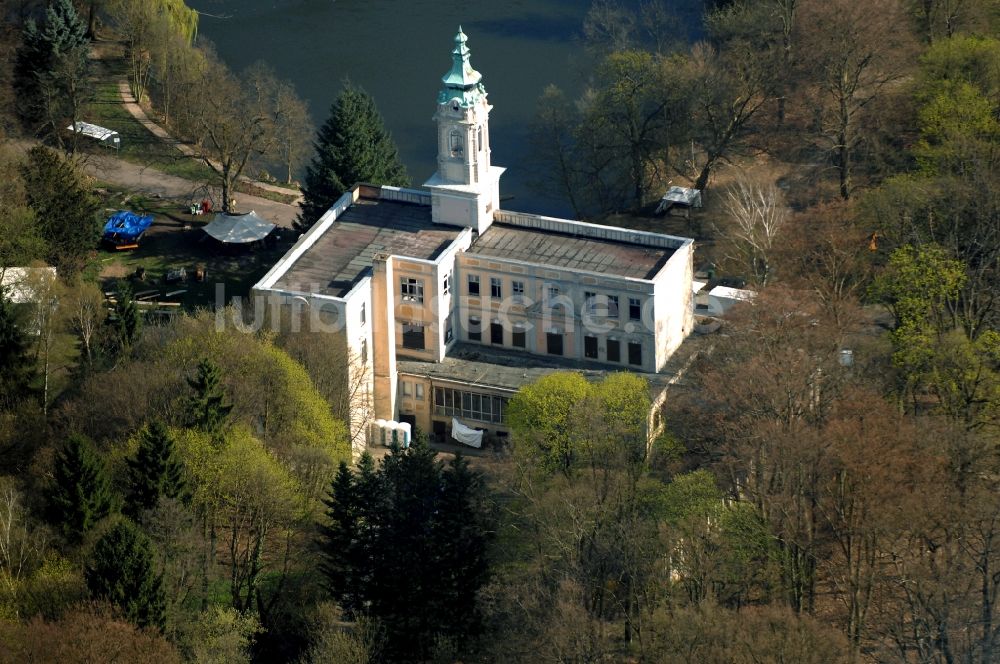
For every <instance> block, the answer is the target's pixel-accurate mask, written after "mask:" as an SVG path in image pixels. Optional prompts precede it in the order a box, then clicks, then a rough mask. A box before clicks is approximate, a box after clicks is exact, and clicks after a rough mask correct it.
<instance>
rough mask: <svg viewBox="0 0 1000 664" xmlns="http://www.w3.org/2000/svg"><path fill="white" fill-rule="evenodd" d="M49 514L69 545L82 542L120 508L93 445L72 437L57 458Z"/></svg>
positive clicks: (82, 437) (102, 463) (85, 439)
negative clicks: (88, 533)
mask: <svg viewBox="0 0 1000 664" xmlns="http://www.w3.org/2000/svg"><path fill="white" fill-rule="evenodd" d="M48 497H49V513H50V516H51V518H52V521H53V523H55V524H57V525H59V527H60V528H61V529H62V533H63V535H65V536H66V539H68V540H69V541H70V542H79V541H81V540H82V539H83V536H84V535H85V534H86V533H87V532H89V531H90V529H91V528H93V527H94V525H95V524H96V523H97V522H98V521H100V520H101V519H103V518H104V517H106V516H108V515H109V514H111V513H112V512H113V511H114V510H115V509H116V507H117V502H118V501H117V497H116V496H115V494H114V492H113V491H112V489H111V481H110V479H109V477H108V474H107V470H106V469H105V466H104V461H103V460H102V459H101V457H100V456H99V455H98V453H97V451H96V450H94V447H93V445H92V444H91V442H90V441H89V440H88V439H87V438H86V437H85V436H82V435H80V434H72V435H70V437H69V438H68V439H67V441H66V444H65V445H64V446H63V448H62V449H61V450H59V452H58V453H57V454H56V459H55V468H54V469H53V483H52V488H51V489H50V490H49V496H48Z"/></svg>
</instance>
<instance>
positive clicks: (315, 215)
mask: <svg viewBox="0 0 1000 664" xmlns="http://www.w3.org/2000/svg"><path fill="white" fill-rule="evenodd" d="M315 148H316V154H315V155H314V156H313V158H312V161H311V162H310V163H309V166H308V167H307V168H306V176H305V185H304V186H303V187H302V202H301V203H300V204H299V205H300V207H301V209H302V211H301V212H300V213H299V217H298V219H297V220H296V222H295V227H296V228H297V229H298V230H300V231H305V230H307V229H309V227H311V226H312V225H313V224H314V223H316V221H317V220H318V219H319V218H320V217H321V216H323V214H324V213H325V212H326V211H327V210H328V209H329V208H330V207H331V206H332V205H333V204H334V203H336V202H337V199H338V198H340V196H341V195H342V194H343V193H344V192H345V191H347V190H348V189H350V188H351V187H353V186H354V185H355V184H357V183H359V182H366V183H368V184H377V185H383V184H385V185H395V186H406V185H408V184H409V183H410V179H409V176H407V174H406V167H405V166H403V163H402V162H401V161H400V159H399V152H398V150H397V149H396V145H395V143H393V140H392V136H391V135H390V134H389V132H388V131H386V129H385V125H384V123H383V120H382V116H381V115H380V114H379V112H378V108H376V106H375V100H374V99H372V97H371V95H369V94H368V93H367V92H365V91H364V90H362V89H360V88H358V87H355V86H354V85H352V84H351V83H350V82H349V81H348V82H346V83H345V84H344V89H343V90H342V91H341V92H340V95H338V96H337V99H336V100H335V101H334V102H333V106H331V107H330V117H329V118H328V119H327V121H326V122H325V123H324V124H323V126H322V127H320V129H319V132H318V133H317V135H316V143H315Z"/></svg>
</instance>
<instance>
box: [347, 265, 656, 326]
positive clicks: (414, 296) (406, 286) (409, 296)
mask: <svg viewBox="0 0 1000 664" xmlns="http://www.w3.org/2000/svg"><path fill="white" fill-rule="evenodd" d="M399 286H400V295H401V296H402V298H403V301H404V302H418V303H422V302H423V301H424V282H423V281H421V280H420V279H414V278H413V277H401V278H400V282H399ZM479 286H480V281H479V275H477V274H470V275H469V281H468V293H469V295H480V294H481V293H480V288H479ZM443 292H444V294H446V295H447V294H448V293H449V292H451V273H448V274H447V275H445V277H444V282H443ZM511 293H512V294H513V295H515V296H518V297H524V282H523V281H518V280H514V281H512V282H511ZM546 295H547V297H548V299H549V300H554V299H555V298H557V297H559V287H558V286H549V287H548V288H547V290H546ZM490 297H491V298H494V299H500V298H502V297H503V280H502V279H500V278H499V277H490ZM603 297H604V301H603V303H602V302H601V300H600V298H599V297H598V295H597V293H595V292H593V291H585V292H584V294H583V300H584V306H585V307H586V308H587V312H588V313H591V314H596V315H603V316H605V317H607V318H618V296H617V295H605V296H603ZM602 304H603V305H604V306H601V305H602ZM628 317H629V320H641V319H642V300H640V299H639V298H637V297H630V298H629V299H628ZM361 322H362V323H364V310H363V309H362V313H361Z"/></svg>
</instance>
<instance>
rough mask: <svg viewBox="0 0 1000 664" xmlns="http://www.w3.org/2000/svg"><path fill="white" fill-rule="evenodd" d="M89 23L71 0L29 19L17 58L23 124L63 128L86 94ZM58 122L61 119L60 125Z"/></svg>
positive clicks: (57, 2)
mask: <svg viewBox="0 0 1000 664" xmlns="http://www.w3.org/2000/svg"><path fill="white" fill-rule="evenodd" d="M87 46H88V39H87V24H86V22H84V21H83V20H82V19H81V18H80V16H79V15H78V14H77V12H76V9H75V8H74V7H73V3H72V2H71V1H70V0H54V1H53V2H52V4H50V5H49V6H48V8H47V9H46V10H45V18H44V20H43V21H42V23H41V25H39V24H37V23H36V22H35V21H34V20H33V19H28V20H27V21H26V22H25V26H24V32H23V34H22V39H21V47H20V48H18V50H17V53H16V55H15V59H14V72H13V86H14V91H15V92H16V107H15V108H16V111H17V114H18V117H19V118H20V120H21V122H22V124H23V125H24V127H25V128H26V129H27V130H28V131H30V132H32V133H34V132H36V131H38V130H39V128H40V127H41V126H43V125H45V124H46V123H48V124H49V125H50V129H51V130H57V129H61V128H62V120H63V119H64V117H65V116H66V115H67V114H68V115H70V116H73V117H71V118H70V119H71V120H73V121H75V120H77V119H78V118H76V117H75V115H74V111H76V110H78V108H79V103H80V101H82V99H81V98H80V96H79V90H80V88H79V84H80V83H82V82H84V81H85V80H86V78H87V67H88V61H87ZM56 122H58V125H56Z"/></svg>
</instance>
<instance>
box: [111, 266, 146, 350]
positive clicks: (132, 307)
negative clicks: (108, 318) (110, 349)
mask: <svg viewBox="0 0 1000 664" xmlns="http://www.w3.org/2000/svg"><path fill="white" fill-rule="evenodd" d="M117 291H118V296H117V297H116V298H115V318H114V326H115V331H116V332H117V333H118V343H119V344H120V345H121V347H122V348H123V349H125V348H130V347H131V346H132V344H133V343H134V342H135V340H136V339H137V338H138V336H139V329H140V328H141V327H142V313H141V312H140V311H139V304H138V303H137V302H136V301H135V296H134V294H133V292H132V286H131V284H129V283H128V282H127V281H119V282H118V288H117Z"/></svg>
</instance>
